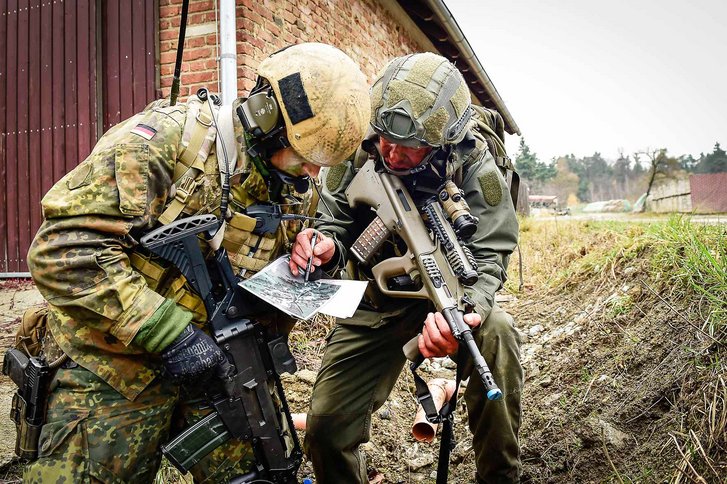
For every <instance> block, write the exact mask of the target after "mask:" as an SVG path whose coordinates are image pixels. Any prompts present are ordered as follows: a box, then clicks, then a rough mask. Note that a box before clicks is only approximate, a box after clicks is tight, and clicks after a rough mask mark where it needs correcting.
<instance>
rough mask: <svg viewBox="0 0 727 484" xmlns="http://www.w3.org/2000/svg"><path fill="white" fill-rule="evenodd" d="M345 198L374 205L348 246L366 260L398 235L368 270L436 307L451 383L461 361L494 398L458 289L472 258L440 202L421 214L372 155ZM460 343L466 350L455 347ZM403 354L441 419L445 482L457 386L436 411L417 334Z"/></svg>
mask: <svg viewBox="0 0 727 484" xmlns="http://www.w3.org/2000/svg"><path fill="white" fill-rule="evenodd" d="M346 198H347V199H348V203H349V205H350V206H351V207H356V206H358V205H359V204H366V205H368V206H370V207H372V208H375V210H376V216H375V217H374V220H373V221H372V222H371V223H370V224H369V226H368V227H367V228H366V229H365V230H364V231H363V233H362V234H361V235H360V236H359V238H358V239H356V241H355V242H354V243H353V245H352V246H351V253H352V254H353V255H354V256H355V257H356V258H357V259H359V261H361V262H362V263H364V264H367V263H368V262H369V261H370V260H371V258H372V257H373V255H374V254H376V253H377V252H378V250H379V249H380V248H381V246H382V245H383V243H384V242H385V241H386V240H387V239H388V238H389V236H390V235H391V234H397V235H398V236H399V237H400V238H401V239H402V240H403V241H404V242H406V245H407V248H408V250H407V252H406V254H404V255H403V256H401V257H391V258H389V259H385V260H383V261H381V262H379V263H378V264H376V265H375V266H373V267H372V268H371V271H372V273H373V276H374V280H375V281H376V285H377V286H378V288H379V290H380V291H381V292H382V293H383V294H384V295H387V296H390V297H395V298H418V299H428V300H430V301H431V302H432V303H433V304H434V307H435V308H436V309H437V311H438V312H440V313H442V316H444V319H445V320H446V321H447V324H449V327H450V329H451V331H452V335H453V336H454V337H455V338H456V339H457V341H458V342H459V346H460V351H459V361H458V364H457V386H459V381H460V378H461V376H462V374H463V364H469V363H471V364H472V365H473V367H474V369H475V370H476V371H477V374H478V375H479V377H480V379H481V380H482V383H483V384H484V385H485V389H486V390H487V398H488V399H489V400H499V399H501V398H502V391H501V390H500V389H499V388H498V387H497V385H496V384H495V380H494V379H493V378H492V373H491V372H490V368H489V367H488V366H487V362H486V361H485V359H484V358H483V357H482V355H481V354H480V350H479V348H478V347H477V344H476V343H475V341H474V337H473V336H472V330H471V328H470V327H469V326H468V325H467V323H465V321H464V318H463V315H464V314H465V312H466V311H468V310H470V309H472V308H473V307H474V302H473V301H472V300H471V299H470V298H469V297H468V296H467V294H466V293H465V286H470V285H472V284H474V283H475V282H477V279H478V275H477V271H476V269H475V267H477V261H476V260H475V258H474V256H473V255H472V253H471V252H470V251H469V250H468V249H467V247H466V246H464V245H462V244H461V243H460V241H459V239H458V238H457V234H456V233H455V231H454V229H453V228H452V226H451V225H450V222H449V220H448V219H447V217H446V216H445V215H444V213H443V211H442V206H441V205H440V203H439V201H438V200H437V199H436V198H432V199H430V200H428V201H426V202H425V203H424V205H423V207H422V208H421V213H420V209H419V208H417V206H416V205H415V203H414V201H413V200H412V198H411V196H410V195H409V192H408V191H407V189H406V186H405V185H404V183H403V182H402V180H401V179H400V178H399V177H397V176H394V175H390V174H389V173H383V172H377V171H376V165H375V163H374V161H373V160H369V161H367V162H366V164H365V165H364V166H363V167H362V168H361V170H359V172H358V173H357V174H356V176H355V177H354V178H353V180H352V181H351V183H350V185H349V186H348V188H347V189H346ZM470 225H471V224H470ZM470 235H471V232H470ZM417 288H418V289H417ZM463 347H464V348H466V351H464V350H462V348H463ZM404 352H405V353H406V355H407V358H408V359H409V360H410V361H411V362H412V363H411V365H410V368H411V371H412V374H413V376H414V382H415V384H416V387H417V399H418V400H419V402H420V403H421V404H422V407H423V408H424V410H425V412H426V415H427V420H429V421H430V422H432V423H441V422H443V427H442V441H441V444H440V451H439V465H438V468H437V484H444V483H446V482H447V473H448V465H449V454H450V451H451V448H452V447H453V444H452V442H453V438H454V434H453V429H452V425H453V422H452V413H453V411H454V409H455V408H456V403H457V390H455V392H454V394H453V395H452V399H451V400H450V401H449V402H447V403H446V404H445V405H444V406H443V407H442V409H441V410H440V411H439V412H437V410H436V408H435V407H434V403H433V400H432V397H431V394H430V392H429V389H428V387H427V385H426V383H425V382H424V380H423V379H422V378H421V377H420V376H419V375H417V373H416V369H417V367H418V366H419V365H420V364H421V363H422V361H423V360H424V358H423V357H422V355H421V354H420V353H419V350H418V348H417V344H416V338H414V339H412V340H411V341H410V342H409V343H407V345H406V346H405V347H404ZM467 357H469V358H467Z"/></svg>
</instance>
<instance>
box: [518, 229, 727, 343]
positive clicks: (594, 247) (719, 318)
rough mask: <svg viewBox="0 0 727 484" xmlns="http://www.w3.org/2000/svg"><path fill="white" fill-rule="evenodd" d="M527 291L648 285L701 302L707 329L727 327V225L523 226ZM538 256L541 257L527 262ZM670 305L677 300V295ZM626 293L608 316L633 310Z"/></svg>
mask: <svg viewBox="0 0 727 484" xmlns="http://www.w3.org/2000/svg"><path fill="white" fill-rule="evenodd" d="M521 227H522V230H521V241H520V243H521V250H522V252H523V259H524V260H523V262H524V269H523V273H524V274H523V276H524V277H525V279H526V280H525V284H526V287H527V286H528V285H530V286H534V287H535V288H536V289H537V288H549V289H553V288H558V287H562V286H564V285H565V286H571V287H575V286H578V285H579V284H581V283H582V282H583V281H585V280H592V279H594V278H599V277H600V278H603V277H612V278H613V277H616V278H617V279H623V280H624V281H629V280H632V279H634V278H638V279H641V280H643V281H648V283H649V284H650V285H652V286H653V287H655V288H657V290H658V291H659V292H660V293H661V294H664V295H670V296H679V299H685V298H686V299H688V300H690V301H695V302H698V303H699V305H700V311H701V315H702V317H703V320H704V322H705V328H703V329H704V330H705V331H708V332H710V334H712V335H715V334H716V333H717V332H719V331H720V330H721V329H723V328H724V326H725V325H726V324H727V322H726V321H725V319H726V318H727V314H726V313H727V303H726V302H725V301H727V268H726V266H727V227H725V226H724V225H710V224H701V223H691V222H690V219H689V217H685V216H672V217H670V218H668V219H665V220H663V221H657V222H651V223H635V222H628V221H613V222H600V221H599V222H593V221H585V222H552V221H549V222H534V221H532V220H527V219H526V220H523V221H522V222H521ZM530 254H536V256H534V257H531V258H530V259H529V258H528V256H529V255H530ZM517 259H518V257H517V255H515V256H513V261H511V264H510V280H509V281H508V284H507V286H506V287H507V288H508V289H509V290H511V291H512V292H517V289H518V288H517V281H518V277H519V271H518V267H517V266H518V260H517ZM669 299H672V298H671V297H670V298H669ZM632 304H633V301H632V300H631V297H630V296H629V295H628V294H624V295H623V296H619V297H617V298H613V299H612V300H611V301H609V306H608V310H609V316H612V317H616V316H619V315H621V314H624V313H626V312H628V311H630V310H631V306H632Z"/></svg>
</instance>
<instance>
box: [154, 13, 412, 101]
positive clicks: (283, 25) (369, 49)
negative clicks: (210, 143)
mask: <svg viewBox="0 0 727 484" xmlns="http://www.w3.org/2000/svg"><path fill="white" fill-rule="evenodd" d="M215 3H216V2H215V1H214V0H191V1H190V5H189V17H188V21H187V29H188V35H187V39H186V41H185V46H184V62H183V66H182V76H181V85H182V88H181V90H180V96H181V97H182V98H184V97H186V96H188V95H189V94H190V93H194V92H195V91H196V90H197V89H198V88H199V87H201V86H207V87H208V88H210V90H217V61H216V59H215V57H216V55H217V51H216V44H215V43H216V39H215V34H214V33H211V34H204V35H196V36H195V35H189V29H190V28H191V27H193V26H199V25H201V24H207V23H212V22H215ZM159 4H160V5H159V41H160V64H161V65H160V73H161V88H162V95H163V96H168V95H169V90H170V87H171V85H172V77H173V75H174V61H175V59H176V49H177V38H178V35H179V22H180V18H181V5H182V0H160V2H159ZM236 9H237V29H238V35H237V54H238V57H237V69H238V80H239V83H238V89H239V94H240V95H243V94H245V93H247V92H248V91H249V90H250V89H251V88H252V86H253V85H254V84H255V78H256V75H255V68H256V67H257V65H258V63H259V62H260V60H261V59H263V58H264V57H265V56H266V55H267V54H269V53H272V52H274V51H276V50H278V49H280V48H282V47H285V46H286V45H289V44H294V43H300V42H325V43H328V44H332V45H335V46H336V47H338V48H339V49H341V50H342V51H344V52H345V53H347V54H348V55H350V56H351V58H353V60H354V61H356V62H357V63H358V64H359V65H360V66H361V70H362V71H363V72H364V74H366V76H367V77H368V78H369V81H373V79H374V78H375V76H376V74H377V73H378V72H379V70H380V69H381V68H382V67H383V66H384V65H385V64H386V62H387V61H388V60H390V59H391V58H393V57H396V56H398V55H402V54H406V53H410V52H416V51H419V50H421V47H420V46H419V45H418V44H417V43H416V42H415V41H414V39H413V38H412V37H411V36H410V35H409V34H408V33H407V32H405V31H404V29H403V27H401V26H400V25H398V24H397V22H396V21H395V20H394V19H393V18H392V16H391V15H390V13H389V12H388V10H386V9H385V8H384V7H382V5H381V4H380V3H379V2H378V1H377V0H291V1H282V0H237V2H236Z"/></svg>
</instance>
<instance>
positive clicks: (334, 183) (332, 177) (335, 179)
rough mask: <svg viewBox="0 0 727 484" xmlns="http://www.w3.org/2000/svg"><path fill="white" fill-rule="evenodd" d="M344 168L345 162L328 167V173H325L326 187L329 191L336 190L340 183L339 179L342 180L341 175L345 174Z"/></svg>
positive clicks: (345, 167)
mask: <svg viewBox="0 0 727 484" xmlns="http://www.w3.org/2000/svg"><path fill="white" fill-rule="evenodd" d="M346 169H347V165H346V163H341V164H338V165H336V166H334V167H332V168H329V169H328V173H326V188H327V189H328V191H329V192H335V191H336V190H338V187H339V186H340V185H341V180H343V176H344V175H345V174H346Z"/></svg>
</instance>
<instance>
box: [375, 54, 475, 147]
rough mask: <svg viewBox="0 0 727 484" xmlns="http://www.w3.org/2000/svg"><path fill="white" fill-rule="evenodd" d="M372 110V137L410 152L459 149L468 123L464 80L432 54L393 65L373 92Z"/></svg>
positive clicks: (376, 83) (446, 63) (451, 67)
mask: <svg viewBox="0 0 727 484" xmlns="http://www.w3.org/2000/svg"><path fill="white" fill-rule="evenodd" d="M371 107H372V110H373V111H372V113H371V114H372V116H371V126H372V127H373V128H374V131H376V132H377V133H378V134H380V135H382V136H384V137H385V138H387V139H388V140H390V141H392V142H394V143H397V144H401V145H404V146H412V147H421V146H434V147H441V146H444V145H450V144H457V143H459V142H460V141H462V139H463V138H464V136H465V133H466V132H467V125H468V124H469V121H470V118H471V117H472V109H471V108H470V93H469V89H468V88H467V84H466V83H465V81H464V79H463V78H462V74H460V72H459V71H458V70H457V68H456V67H455V66H454V65H453V64H452V63H451V62H449V61H448V60H447V59H445V58H444V57H442V56H440V55H437V54H433V53H431V52H424V53H420V54H411V55H407V56H404V57H399V58H396V59H394V60H393V61H391V62H390V63H389V64H388V65H387V66H386V67H385V68H384V70H383V73H382V74H381V75H380V76H379V78H378V79H377V80H376V81H375V82H374V85H373V86H372V87H371Z"/></svg>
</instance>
